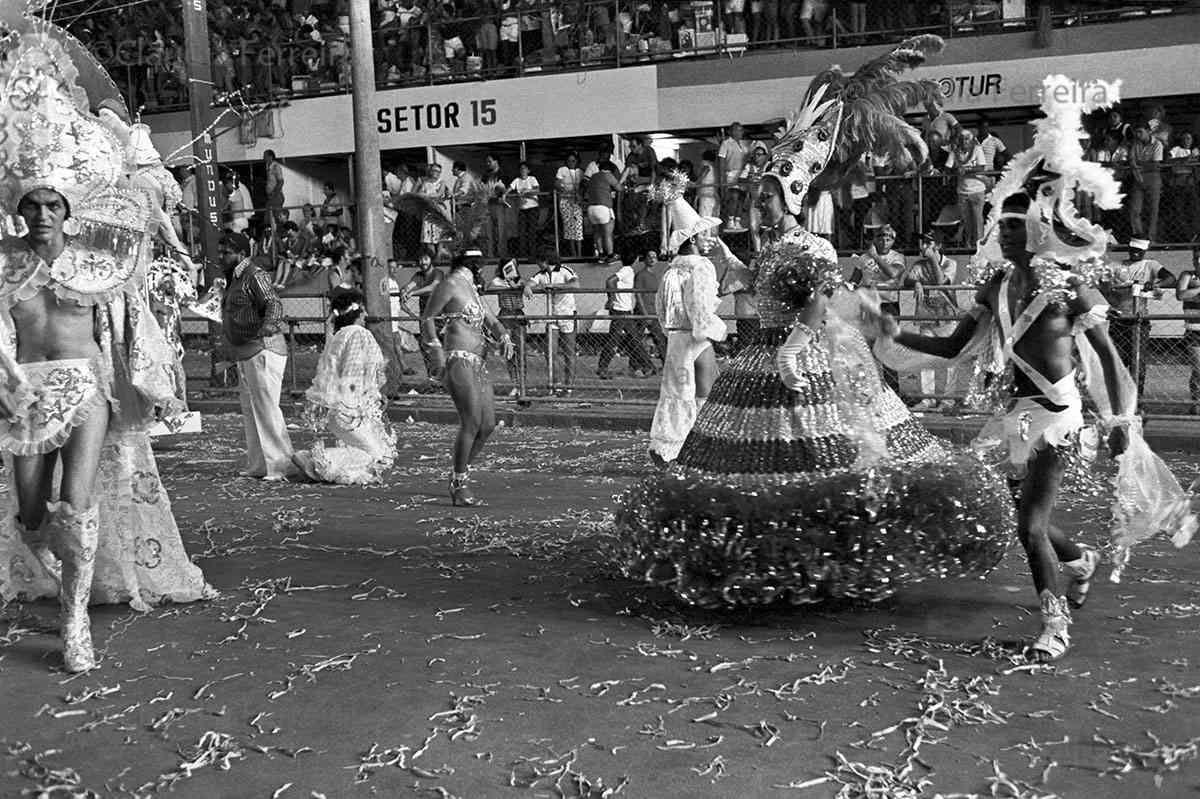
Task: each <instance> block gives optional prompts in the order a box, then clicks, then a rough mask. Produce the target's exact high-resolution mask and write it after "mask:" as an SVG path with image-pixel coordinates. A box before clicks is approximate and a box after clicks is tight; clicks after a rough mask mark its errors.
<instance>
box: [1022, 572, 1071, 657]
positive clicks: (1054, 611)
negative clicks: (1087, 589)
mask: <svg viewBox="0 0 1200 799" xmlns="http://www.w3.org/2000/svg"><path fill="white" fill-rule="evenodd" d="M1070 626H1071V612H1070V610H1068V608H1067V600H1066V597H1056V596H1054V594H1052V593H1050V590H1049V589H1046V590H1044V591H1042V632H1041V635H1039V636H1038V637H1037V638H1036V639H1035V640H1034V642H1033V643H1032V644H1030V645H1029V646H1028V647H1027V648H1026V650H1025V658H1026V660H1030V661H1032V662H1034V663H1050V662H1051V661H1055V660H1058V659H1059V658H1061V657H1062V656H1063V655H1065V654H1066V653H1067V650H1068V649H1070V648H1071V635H1070V632H1069V629H1068V628H1069V627H1070Z"/></svg>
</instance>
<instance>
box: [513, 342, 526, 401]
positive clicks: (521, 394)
mask: <svg viewBox="0 0 1200 799" xmlns="http://www.w3.org/2000/svg"><path fill="white" fill-rule="evenodd" d="M527 327H528V325H524V324H522V325H519V326H518V327H517V351H516V353H515V355H514V357H516V359H517V397H518V398H519V399H525V393H526V386H527V385H528V383H529V379H528V376H527V375H526V369H527V368H528V365H527V361H526V358H525V345H526V343H527V342H526V340H525V330H526V328H527Z"/></svg>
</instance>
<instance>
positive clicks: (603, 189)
mask: <svg viewBox="0 0 1200 799" xmlns="http://www.w3.org/2000/svg"><path fill="white" fill-rule="evenodd" d="M619 187H620V183H619V182H618V180H617V175H616V167H615V166H614V165H613V163H612V161H604V162H603V166H601V168H600V169H599V170H598V171H597V172H595V173H593V174H592V176H591V177H590V178H588V180H587V183H586V184H585V186H584V192H585V194H586V195H587V212H588V221H589V222H591V223H592V237H593V239H594V242H595V248H596V260H598V261H600V262H601V263H606V262H608V261H611V260H612V258H613V228H614V227H615V226H616V221H617V218H616V214H614V212H613V198H614V197H615V196H616V193H617V189H618V188H619Z"/></svg>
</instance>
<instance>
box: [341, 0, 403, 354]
mask: <svg viewBox="0 0 1200 799" xmlns="http://www.w3.org/2000/svg"><path fill="white" fill-rule="evenodd" d="M350 57H351V58H352V59H353V60H352V61H351V68H352V73H351V75H352V78H353V84H352V85H353V88H352V94H351V99H352V102H353V109H354V203H355V205H354V219H355V222H356V226H357V228H358V230H357V231H356V232H357V234H358V248H359V251H360V252H361V253H362V255H363V261H362V269H363V294H364V295H365V296H366V300H367V315H368V316H370V317H374V318H376V319H378V318H379V317H381V316H388V315H389V310H390V304H389V303H388V297H387V292H386V289H385V285H384V283H385V278H387V276H388V275H387V269H386V266H385V264H384V259H383V258H382V257H381V256H382V255H383V253H382V252H381V251H380V248H379V243H380V239H381V237H382V233H383V227H384V225H383V171H382V169H381V168H380V164H379V129H378V128H377V127H376V123H375V56H374V48H373V43H372V41H371V6H370V2H369V0H350ZM372 328H373V329H372V332H373V333H374V334H375V338H376V339H378V340H379V342H380V344H381V346H383V349H384V352H392V351H393V350H392V341H391V339H392V336H391V335H390V329H391V325H390V324H384V323H376V324H374V325H372Z"/></svg>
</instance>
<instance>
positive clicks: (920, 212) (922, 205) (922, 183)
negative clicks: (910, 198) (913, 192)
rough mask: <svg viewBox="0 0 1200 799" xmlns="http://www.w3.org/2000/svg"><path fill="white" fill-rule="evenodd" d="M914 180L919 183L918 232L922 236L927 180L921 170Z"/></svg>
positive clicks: (916, 173)
mask: <svg viewBox="0 0 1200 799" xmlns="http://www.w3.org/2000/svg"><path fill="white" fill-rule="evenodd" d="M913 180H915V181H916V182H917V202H916V205H917V220H916V232H917V235H918V236H919V235H921V234H922V233H924V232H925V179H924V177H922V175H921V170H920V168H918V169H917V171H916V172H914V173H913Z"/></svg>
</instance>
